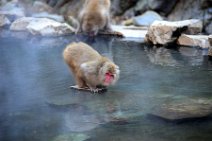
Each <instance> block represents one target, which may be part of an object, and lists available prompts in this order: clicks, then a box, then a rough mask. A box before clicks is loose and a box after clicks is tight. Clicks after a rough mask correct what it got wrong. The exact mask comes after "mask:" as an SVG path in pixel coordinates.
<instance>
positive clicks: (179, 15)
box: [168, 0, 212, 34]
mask: <svg viewBox="0 0 212 141" xmlns="http://www.w3.org/2000/svg"><path fill="white" fill-rule="evenodd" d="M201 7H202V8H201ZM203 7H204V8H205V9H203ZM207 7H208V8H207ZM193 18H195V19H202V21H203V23H204V31H205V32H206V33H208V34H211V33H212V24H210V23H211V20H212V12H211V0H179V1H178V2H177V4H176V6H175V7H174V8H173V10H172V12H171V13H170V14H169V15H168V20H171V21H177V20H185V19H193Z"/></svg>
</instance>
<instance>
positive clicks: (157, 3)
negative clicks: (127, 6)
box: [148, 0, 178, 15]
mask: <svg viewBox="0 0 212 141" xmlns="http://www.w3.org/2000/svg"><path fill="white" fill-rule="evenodd" d="M177 1H178V0H172V1H170V0H148V6H149V8H150V9H152V10H155V11H157V12H159V13H163V14H164V15H167V14H169V13H170V12H171V11H172V9H173V8H174V6H175V5H176V3H177Z"/></svg>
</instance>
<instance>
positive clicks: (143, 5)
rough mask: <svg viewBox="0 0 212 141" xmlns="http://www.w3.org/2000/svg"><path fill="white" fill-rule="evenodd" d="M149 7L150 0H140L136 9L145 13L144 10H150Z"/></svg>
mask: <svg viewBox="0 0 212 141" xmlns="http://www.w3.org/2000/svg"><path fill="white" fill-rule="evenodd" d="M148 9H149V6H148V0H139V1H138V2H137V3H136V6H135V11H136V12H141V13H143V12H144V11H146V10H148Z"/></svg>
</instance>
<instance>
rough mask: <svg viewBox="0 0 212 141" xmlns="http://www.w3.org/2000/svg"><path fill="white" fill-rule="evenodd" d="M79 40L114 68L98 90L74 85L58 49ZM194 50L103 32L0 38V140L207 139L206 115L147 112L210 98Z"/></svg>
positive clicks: (203, 65)
mask: <svg viewBox="0 0 212 141" xmlns="http://www.w3.org/2000/svg"><path fill="white" fill-rule="evenodd" d="M73 41H75V42H76V41H83V42H86V43H88V44H89V45H91V46H93V47H94V48H95V49H96V50H97V51H98V52H100V53H101V54H103V55H105V56H108V57H109V58H111V59H113V60H114V61H115V62H116V64H117V65H119V66H120V70H121V74H120V80H119V81H118V83H117V84H116V85H114V86H112V87H110V88H108V91H107V92H105V93H103V94H99V95H98V94H91V93H89V92H83V91H76V90H72V89H69V86H70V85H73V84H75V82H74V79H73V77H72V75H71V73H70V72H69V70H68V67H67V66H66V64H65V63H64V61H63V58H62V51H63V49H64V48H65V46H66V45H67V44H69V43H71V42H73ZM204 54H205V51H203V50H199V49H197V48H187V47H182V48H176V47H175V48H174V49H167V48H156V47H148V46H147V45H145V44H139V43H135V42H127V41H121V39H113V38H108V37H97V38H95V39H89V38H87V37H84V36H79V37H74V36H64V37H49V38H41V37H30V36H24V35H22V34H18V35H14V34H11V33H8V34H2V35H1V36H0V140H2V141H16V140H17V141H29V140H30V141H53V140H56V138H57V137H58V136H60V135H64V136H65V135H76V134H80V135H81V134H82V135H86V136H88V137H89V140H93V141H112V140H113V141H131V140H132V141H136V140H137V141H138V140H142V141H156V140H157V141H170V140H172V141H200V140H201V141H211V140H212V134H211V133H212V120H211V119H207V120H195V121H191V122H183V123H180V124H179V123H173V122H166V121H163V120H160V119H155V118H152V117H151V116H149V114H151V113H152V109H153V108H154V107H158V106H160V105H162V104H164V103H168V102H171V101H175V100H185V99H199V98H203V99H204V98H205V99H211V92H212V87H211V84H212V79H211V78H212V64H211V62H210V61H208V59H207V57H205V56H203V55H204Z"/></svg>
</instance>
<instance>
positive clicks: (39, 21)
mask: <svg viewBox="0 0 212 141" xmlns="http://www.w3.org/2000/svg"><path fill="white" fill-rule="evenodd" d="M10 29H11V30H14V31H28V32H30V33H31V34H33V35H42V36H56V35H65V34H69V33H73V32H74V29H73V28H72V27H71V26H69V25H67V24H66V23H59V22H56V21H54V20H51V19H47V18H32V17H24V18H20V19H18V20H16V21H15V22H13V23H12V25H11V26H10Z"/></svg>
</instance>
